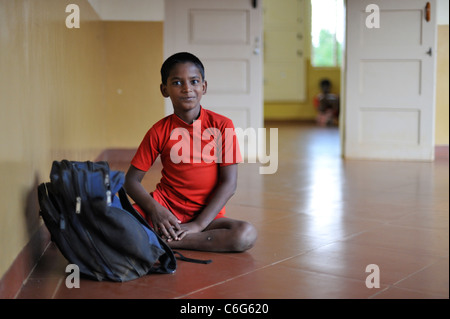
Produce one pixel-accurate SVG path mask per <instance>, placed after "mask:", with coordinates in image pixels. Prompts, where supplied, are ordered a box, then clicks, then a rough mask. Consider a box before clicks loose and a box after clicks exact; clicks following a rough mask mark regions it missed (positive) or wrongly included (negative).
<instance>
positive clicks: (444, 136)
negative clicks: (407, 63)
mask: <svg viewBox="0 0 450 319" xmlns="http://www.w3.org/2000/svg"><path fill="white" fill-rule="evenodd" d="M448 39H449V34H448V24H447V25H439V26H438V45H437V46H438V52H437V78H436V79H437V81H436V133H435V139H436V141H435V143H436V145H448V144H449V89H448V88H449V73H448V72H449V71H448V70H449V64H448V60H449V51H448Z"/></svg>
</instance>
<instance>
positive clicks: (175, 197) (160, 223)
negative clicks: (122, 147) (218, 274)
mask: <svg viewBox="0 0 450 319" xmlns="http://www.w3.org/2000/svg"><path fill="white" fill-rule="evenodd" d="M161 80H162V83H161V86H160V88H161V93H162V95H163V96H164V97H165V98H167V97H169V98H170V99H171V101H172V105H173V109H174V114H171V115H169V116H167V117H165V118H163V119H162V120H160V121H158V122H157V123H156V124H154V125H153V126H152V127H151V128H150V130H149V131H148V132H147V134H146V135H145V136H144V139H143V140H142V142H141V144H140V146H139V148H138V150H137V152H136V154H135V156H134V158H133V159H132V161H131V165H130V168H129V170H128V172H127V174H126V179H125V189H126V191H127V193H128V194H129V195H130V197H131V198H132V199H133V200H134V201H135V202H136V204H135V208H136V209H137V210H138V211H139V212H140V213H141V214H142V215H143V216H144V217H145V218H146V219H147V220H148V221H149V223H150V225H152V227H153V228H154V230H155V231H156V232H157V233H158V234H159V235H161V237H162V238H163V239H165V240H167V242H168V244H169V246H170V247H172V248H178V249H192V250H204V251H221V252H225V251H229V252H231V251H233V252H242V251H245V250H247V249H249V248H251V247H252V246H253V244H254V242H255V240H256V237H257V233H256V229H255V228H254V227H253V225H251V224H250V223H248V222H245V221H239V220H234V219H231V218H228V217H225V204H226V203H227V201H228V200H229V199H230V198H231V196H233V194H234V192H235V190H236V185H237V171H238V167H237V163H239V162H241V155H240V152H239V146H238V144H237V139H236V136H235V134H234V126H233V123H232V121H231V120H230V119H228V118H226V117H224V116H222V115H219V114H217V113H214V112H212V111H209V110H206V109H204V108H203V107H202V106H201V105H200V100H201V98H202V96H203V95H204V94H206V88H207V82H206V81H205V74H204V67H203V64H202V63H201V61H200V60H199V59H198V58H197V57H196V56H194V55H192V54H190V53H187V52H181V53H177V54H174V55H172V56H171V57H169V58H168V59H167V60H166V61H165V62H164V63H163V65H162V67H161ZM230 132H231V134H230ZM180 137H181V140H180ZM211 144H214V145H215V146H214V148H213V147H211ZM200 148H201V149H200ZM180 151H181V153H182V154H181V155H180ZM211 151H212V152H213V155H211ZM231 152H232V153H231ZM158 155H161V162H162V165H163V169H162V172H161V173H162V178H161V180H160V182H159V183H158V184H157V186H156V189H155V190H154V191H153V192H152V193H150V194H149V193H148V192H147V191H146V190H145V189H144V187H143V186H142V184H141V181H142V179H143V178H144V176H145V174H146V172H147V171H148V170H149V169H150V167H151V166H152V165H153V163H154V161H155V160H156V158H157V157H158Z"/></svg>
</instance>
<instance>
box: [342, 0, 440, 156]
mask: <svg viewBox="0 0 450 319" xmlns="http://www.w3.org/2000/svg"><path fill="white" fill-rule="evenodd" d="M427 3H429V4H430V15H429V20H428V19H427V10H426V5H427ZM371 4H375V5H377V6H378V8H379V25H377V20H376V19H377V17H376V15H377V12H376V10H373V9H372V8H373V6H370V5H371ZM366 8H367V11H368V12H366ZM346 28H347V38H346V39H347V40H346V41H347V46H346V74H345V135H344V156H345V157H346V158H367V159H386V160H432V159H433V158H434V114H435V112H434V109H435V66H436V58H435V56H436V28H437V23H436V1H435V0H430V1H425V0H408V1H404V0H347V26H346Z"/></svg>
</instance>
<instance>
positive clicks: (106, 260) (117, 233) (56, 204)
mask: <svg viewBox="0 0 450 319" xmlns="http://www.w3.org/2000/svg"><path fill="white" fill-rule="evenodd" d="M124 179H125V177H124V173H123V172H120V171H111V170H110V169H109V165H108V163H107V162H90V161H87V162H74V161H68V160H63V161H61V162H58V161H54V162H53V164H52V169H51V173H50V183H42V184H40V185H39V186H38V200H39V205H40V214H41V216H42V218H43V220H44V223H45V225H46V226H47V228H48V230H49V232H50V234H51V238H52V241H53V242H54V243H55V244H56V245H57V247H58V248H59V250H60V251H61V253H62V254H63V255H64V257H65V258H66V259H67V260H68V261H69V262H70V263H72V264H76V265H77V266H78V267H79V269H80V273H82V274H84V275H86V276H88V277H90V278H92V279H95V280H98V281H102V280H110V281H118V282H124V281H129V280H133V279H136V278H139V277H141V276H144V275H146V274H149V273H165V274H168V273H174V272H175V270H176V267H177V263H176V258H175V256H174V253H173V251H172V250H171V248H170V247H169V246H168V245H167V244H166V243H165V242H164V241H163V240H162V239H161V238H160V237H159V236H158V235H157V234H156V233H155V232H154V231H153V230H152V228H151V227H150V226H149V225H148V223H147V222H146V220H145V219H144V218H143V217H142V216H141V215H140V214H139V213H138V212H137V211H136V210H135V209H134V208H133V206H132V205H131V203H130V201H129V200H128V197H127V194H126V192H125V190H124V188H122V185H123V182H124ZM191 261H192V260H191ZM200 262H201V261H200ZM208 262H209V261H206V262H204V263H208Z"/></svg>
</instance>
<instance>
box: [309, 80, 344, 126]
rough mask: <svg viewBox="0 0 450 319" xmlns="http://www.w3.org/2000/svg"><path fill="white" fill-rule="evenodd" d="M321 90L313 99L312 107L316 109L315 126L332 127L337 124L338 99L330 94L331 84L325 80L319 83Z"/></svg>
mask: <svg viewBox="0 0 450 319" xmlns="http://www.w3.org/2000/svg"><path fill="white" fill-rule="evenodd" d="M320 89H321V90H322V92H321V93H319V94H318V95H317V96H316V97H315V98H314V106H315V108H316V109H317V111H318V113H317V118H316V120H317V124H319V125H320V126H332V125H337V124H338V123H339V97H338V96H337V95H336V94H333V93H331V82H330V81H329V80H327V79H324V80H322V81H320Z"/></svg>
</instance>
